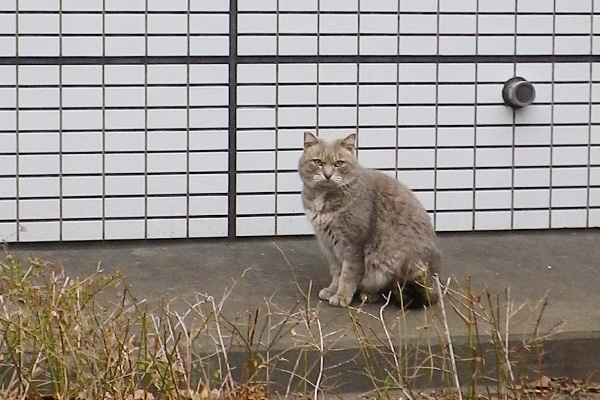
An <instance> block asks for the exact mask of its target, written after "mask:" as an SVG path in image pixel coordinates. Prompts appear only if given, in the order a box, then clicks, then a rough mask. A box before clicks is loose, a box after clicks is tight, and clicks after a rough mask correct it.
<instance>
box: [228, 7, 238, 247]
mask: <svg viewBox="0 0 600 400" xmlns="http://www.w3.org/2000/svg"><path fill="white" fill-rule="evenodd" d="M237 61H238V60H237V0H229V105H228V108H229V207H228V208H229V210H228V212H227V215H228V219H229V229H228V236H229V237H230V238H233V237H235V236H236V229H235V219H236V218H235V217H236V191H237V185H236V182H237V180H236V169H237V161H236V149H237V135H236V127H237V114H236V108H237V107H236V106H237Z"/></svg>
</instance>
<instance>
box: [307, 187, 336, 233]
mask: <svg viewBox="0 0 600 400" xmlns="http://www.w3.org/2000/svg"><path fill="white" fill-rule="evenodd" d="M304 211H305V213H306V216H307V217H308V219H309V220H310V222H311V223H312V224H313V226H314V227H315V228H317V229H319V228H322V227H325V226H328V225H330V224H331V222H332V221H333V220H334V219H335V217H336V214H337V212H336V211H333V210H331V209H330V208H329V207H328V204H327V199H326V197H325V196H324V195H317V196H315V197H314V198H312V199H310V200H308V199H304Z"/></svg>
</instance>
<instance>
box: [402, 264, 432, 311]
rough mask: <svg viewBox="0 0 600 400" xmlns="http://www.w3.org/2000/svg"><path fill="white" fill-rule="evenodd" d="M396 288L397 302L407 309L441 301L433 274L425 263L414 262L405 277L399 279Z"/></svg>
mask: <svg viewBox="0 0 600 400" xmlns="http://www.w3.org/2000/svg"><path fill="white" fill-rule="evenodd" d="M395 286H396V287H395V288H394V294H395V296H396V297H397V302H398V303H399V304H400V305H401V306H402V307H405V308H421V307H422V306H431V305H434V304H436V303H437V302H438V301H439V296H438V293H437V288H436V281H435V277H434V275H433V272H432V271H431V270H430V269H429V267H428V265H427V264H425V263H423V262H420V261H418V262H413V263H411V265H410V266H409V269H408V271H407V274H406V276H405V277H403V278H401V279H399V280H398V281H397V282H396V284H395Z"/></svg>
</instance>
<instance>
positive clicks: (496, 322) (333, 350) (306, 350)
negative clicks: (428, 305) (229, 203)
mask: <svg viewBox="0 0 600 400" xmlns="http://www.w3.org/2000/svg"><path fill="white" fill-rule="evenodd" d="M241 279H243V278H241ZM437 289H438V290H439V291H442V290H444V291H445V292H446V293H445V296H443V299H444V300H443V301H442V302H441V304H440V305H439V306H438V307H434V308H432V309H429V310H423V311H417V312H418V313H422V314H421V317H422V320H423V324H422V325H421V326H420V328H419V332H421V333H422V334H421V335H420V337H418V338H416V339H415V338H413V339H410V340H409V339H407V337H410V336H413V337H414V332H413V335H409V332H408V330H409V329H414V326H413V327H412V328H411V327H410V326H411V324H409V323H407V320H408V319H409V317H410V316H409V314H410V313H414V311H410V312H409V311H406V312H405V311H404V310H401V309H400V311H398V312H396V313H394V314H393V316H392V317H390V314H389V313H387V312H386V308H388V307H390V305H389V304H388V303H387V302H386V303H385V304H383V305H381V306H380V307H378V308H373V307H370V308H369V307H363V306H358V307H351V308H348V309H347V315H344V317H347V318H348V320H347V321H348V323H347V324H346V326H345V327H341V328H340V327H339V325H336V326H333V325H332V326H328V325H324V322H323V320H322V318H320V316H319V307H318V305H317V306H316V307H314V306H313V305H312V304H311V296H310V291H311V288H310V287H309V288H307V289H306V290H305V291H303V289H302V288H300V287H298V291H299V297H300V298H301V299H303V302H299V303H298V304H297V305H296V306H294V307H293V308H292V309H280V308H278V307H277V305H276V304H274V303H273V302H271V301H265V304H264V307H262V308H261V309H257V310H253V311H251V312H246V313H241V314H239V315H234V316H231V315H226V314H225V313H224V312H223V305H224V304H225V303H226V302H227V298H228V296H229V295H230V294H231V292H232V291H235V285H234V286H233V287H232V288H230V289H228V290H227V291H225V292H224V294H223V296H222V298H221V299H215V298H214V297H211V296H207V295H202V294H196V297H195V300H194V301H187V302H185V304H184V306H183V307H182V305H181V303H179V304H178V305H177V307H175V306H174V303H173V302H174V301H179V302H182V301H184V300H181V299H179V300H170V301H165V302H163V303H162V304H161V305H160V306H159V307H157V308H154V309H152V310H149V309H148V307H147V306H146V305H145V304H144V302H143V301H138V300H137V299H135V298H134V296H132V294H131V291H130V290H129V287H128V285H127V284H126V282H124V280H123V278H122V277H121V276H120V275H119V274H105V273H103V272H101V271H99V270H98V271H96V272H95V273H93V274H91V275H90V276H88V277H86V278H84V279H72V278H70V277H68V276H65V274H64V272H63V271H62V269H61V268H58V267H57V266H55V265H53V264H50V263H47V262H44V261H42V260H31V261H30V263H29V264H28V265H22V264H21V263H20V262H19V261H17V260H15V259H14V258H13V257H12V256H11V255H10V254H7V255H6V257H5V259H4V260H3V261H1V262H0V398H2V399H11V400H12V399H23V400H27V399H80V400H86V399H90V400H92V399H93V400H96V399H106V400H108V399H115V400H116V399H127V400H136V399H169V400H170V399H186V400H206V399H269V398H275V397H286V398H288V397H294V398H297V397H306V398H313V399H315V400H316V399H318V398H319V397H331V396H332V395H334V394H335V393H337V392H339V391H340V390H342V389H341V388H340V387H339V386H337V385H339V384H340V382H341V381H343V380H344V379H346V380H348V379H350V380H355V381H356V380H361V382H363V384H364V385H366V386H367V387H370V391H369V392H368V396H370V397H376V398H397V397H402V398H406V399H421V398H432V397H435V398H448V399H450V398H460V399H462V398H469V399H475V398H490V399H491V398H505V399H509V398H510V399H512V398H519V399H521V398H534V397H536V394H535V393H532V392H531V391H528V390H527V388H530V387H531V386H530V385H529V386H527V385H524V384H523V383H524V382H523V376H524V375H525V374H524V373H523V371H521V370H520V369H521V368H522V367H524V366H526V365H527V366H531V365H534V366H535V364H536V361H539V360H541V357H542V355H543V352H542V347H541V346H542V342H543V340H544V339H545V338H546V337H547V335H548V334H549V333H551V332H542V331H541V328H540V327H541V323H540V321H541V316H542V314H543V310H544V307H545V304H546V301H545V300H542V301H541V302H540V303H539V304H538V305H537V306H536V307H533V311H528V313H529V314H531V315H530V317H529V318H528V319H532V320H533V323H532V325H531V326H532V329H531V335H529V336H527V337H521V338H520V340H518V341H516V342H515V341H512V340H510V337H509V336H510V335H509V331H510V328H511V326H512V325H511V324H512V323H513V321H514V319H515V316H516V315H517V314H519V313H522V312H523V307H515V305H514V302H513V301H512V299H511V298H510V291H508V290H507V291H506V292H505V295H504V297H503V298H502V299H501V298H499V297H496V298H494V297H493V296H492V295H490V293H489V291H487V290H486V289H483V290H480V291H479V292H475V291H474V290H473V289H472V288H471V287H470V284H469V282H467V284H466V285H465V286H464V287H460V286H459V285H457V284H452V285H448V284H445V285H441V284H439V285H438V288H437ZM181 310H183V311H181ZM369 310H370V311H369ZM373 310H376V312H373ZM340 313H341V314H343V312H342V311H341V310H340ZM448 314H456V315H458V316H459V317H460V320H461V321H462V323H463V324H464V326H463V328H464V327H466V331H467V332H468V335H467V338H466V343H460V344H456V343H453V342H452V340H453V337H454V336H453V335H452V331H451V328H450V326H449V324H448ZM388 319H389V320H388ZM463 330H464V329H463ZM342 338H343V340H342ZM524 355H525V356H526V357H527V359H525V358H524ZM532 360H533V362H531V361H532ZM352 371H353V372H352ZM349 374H350V375H349ZM427 387H446V388H448V389H447V390H444V391H438V392H436V393H435V394H432V393H431V391H427V390H425V389H424V388H427Z"/></svg>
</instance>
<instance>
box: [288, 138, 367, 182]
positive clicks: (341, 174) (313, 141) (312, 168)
mask: <svg viewBox="0 0 600 400" xmlns="http://www.w3.org/2000/svg"><path fill="white" fill-rule="evenodd" d="M355 141H356V135H355V134H352V135H350V136H348V137H346V138H345V139H338V140H335V141H331V142H329V141H325V140H323V139H319V138H317V137H315V136H314V135H313V134H312V133H310V132H305V133H304V153H302V157H300V163H299V172H300V177H301V178H302V181H303V182H304V184H305V185H307V186H317V185H323V186H331V187H335V186H337V187H340V188H342V187H344V186H345V185H348V184H349V183H351V182H352V181H353V180H354V178H355V176H356V171H357V169H358V168H359V167H358V163H357V161H356V157H355V156H354V143H355Z"/></svg>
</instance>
